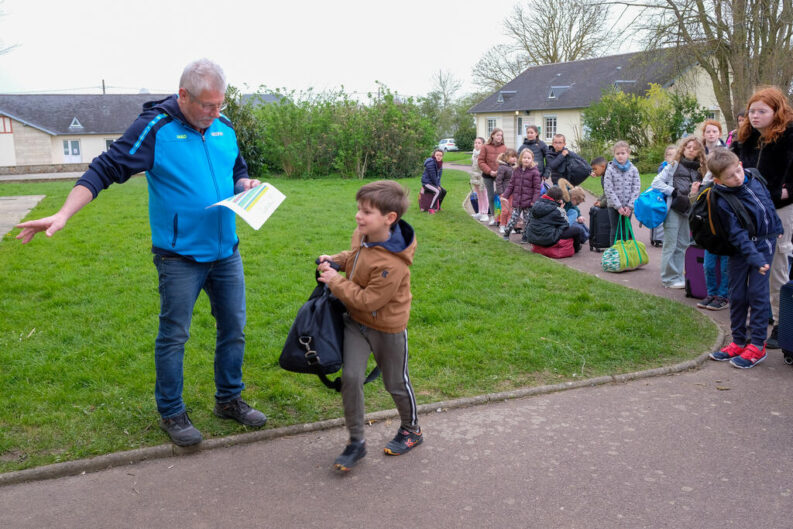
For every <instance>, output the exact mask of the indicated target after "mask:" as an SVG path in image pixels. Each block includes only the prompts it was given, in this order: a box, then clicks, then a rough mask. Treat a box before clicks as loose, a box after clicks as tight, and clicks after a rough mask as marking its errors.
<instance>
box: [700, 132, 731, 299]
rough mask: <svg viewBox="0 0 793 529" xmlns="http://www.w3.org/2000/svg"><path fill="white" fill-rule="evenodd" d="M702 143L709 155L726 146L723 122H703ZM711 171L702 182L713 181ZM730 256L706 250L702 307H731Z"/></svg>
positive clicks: (703, 263)
mask: <svg viewBox="0 0 793 529" xmlns="http://www.w3.org/2000/svg"><path fill="white" fill-rule="evenodd" d="M702 143H703V144H704V145H705V155H706V156H707V155H708V154H710V153H711V152H713V149H715V148H717V147H725V145H726V144H725V143H724V142H723V141H722V139H721V123H719V122H718V121H717V120H715V119H708V120H705V122H704V123H702ZM712 179H713V178H712V177H711V176H710V173H707V174H706V175H705V179H704V180H703V181H702V184H703V185H705V184H707V183H708V182H709V181H712ZM729 261H730V260H729V258H728V257H727V256H726V255H716V254H715V253H712V252H709V251H708V250H705V258H704V260H703V262H702V267H703V268H704V269H705V289H706V293H707V295H706V296H705V299H703V300H700V301H699V302H698V303H697V307H698V308H700V309H708V310H724V309H726V308H728V307H729V304H730V300H729V298H728V295H729V293H730V278H729V269H728V266H727V265H728V264H729ZM716 269H718V270H719V274H721V280H717V279H716Z"/></svg>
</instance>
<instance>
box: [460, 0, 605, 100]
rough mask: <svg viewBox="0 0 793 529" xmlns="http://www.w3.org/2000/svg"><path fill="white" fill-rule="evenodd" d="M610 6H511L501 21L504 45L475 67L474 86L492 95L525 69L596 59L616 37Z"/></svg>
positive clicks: (572, 0) (540, 1)
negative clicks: (502, 22)
mask: <svg viewBox="0 0 793 529" xmlns="http://www.w3.org/2000/svg"><path fill="white" fill-rule="evenodd" d="M610 18H611V12H610V9H609V6H604V5H603V3H602V2H599V1H597V0H536V1H533V2H529V1H525V2H523V3H521V4H517V5H515V7H514V8H513V10H512V14H511V15H510V16H509V17H507V18H506V19H504V33H505V35H506V36H507V38H508V40H509V42H508V43H507V44H500V45H497V46H494V47H492V48H490V49H489V50H488V51H487V52H485V54H484V55H483V56H482V58H481V59H479V61H478V62H477V63H476V65H474V70H473V76H474V82H475V83H476V84H477V85H478V86H479V87H480V88H482V89H484V90H486V91H490V92H492V91H493V90H497V89H499V88H501V87H502V86H504V85H505V84H506V83H507V82H509V81H511V80H512V79H514V78H515V77H517V75H518V74H520V73H521V72H523V70H525V69H526V68H527V67H529V66H531V65H536V64H549V63H555V62H566V61H577V60H580V59H588V58H591V57H598V56H600V55H603V54H604V53H606V52H607V51H608V50H609V49H612V47H613V45H614V44H615V41H616V39H617V38H619V34H617V33H616V32H615V33H612V32H611V31H610V24H609V20H610Z"/></svg>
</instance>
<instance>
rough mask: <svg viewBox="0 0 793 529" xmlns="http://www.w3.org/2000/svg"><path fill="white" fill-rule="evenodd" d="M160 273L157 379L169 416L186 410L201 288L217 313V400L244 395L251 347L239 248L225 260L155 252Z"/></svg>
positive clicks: (160, 398)
mask: <svg viewBox="0 0 793 529" xmlns="http://www.w3.org/2000/svg"><path fill="white" fill-rule="evenodd" d="M154 265H155V266H156V267H157V273H158V275H159V291H160V329H159V332H158V333H157V340H156V342H155V344H154V365H155V369H156V372H157V381H156V384H155V387H154V397H155V399H156V400H157V411H159V412H160V415H161V416H162V417H164V418H168V417H173V416H175V415H179V414H181V413H182V412H184V411H185V405H184V401H183V400H182V387H183V385H184V373H183V365H184V344H185V343H186V342H187V339H188V338H189V337H190V321H191V319H192V317H193V307H194V306H195V302H196V300H197V299H198V295H199V294H200V293H201V290H204V291H205V292H206V293H207V295H208V296H209V302H210V305H211V307H212V316H214V317H215V322H216V327H217V337H216V343H215V389H216V392H215V399H216V400H217V401H218V402H228V401H230V400H233V399H235V398H237V397H239V395H240V393H241V392H242V390H243V389H244V388H245V385H244V384H243V383H242V358H243V354H244V351H245V334H244V332H243V329H244V328H245V276H244V275H243V271H242V259H241V258H240V254H239V252H238V251H236V250H235V251H234V253H233V254H232V255H231V256H230V257H228V258H226V259H221V260H219V261H213V262H209V263H198V262H195V261H191V260H188V259H183V258H181V257H165V256H162V255H155V256H154Z"/></svg>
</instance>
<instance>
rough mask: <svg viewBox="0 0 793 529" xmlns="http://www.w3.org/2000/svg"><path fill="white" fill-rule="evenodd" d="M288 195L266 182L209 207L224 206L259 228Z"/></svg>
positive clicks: (252, 226)
mask: <svg viewBox="0 0 793 529" xmlns="http://www.w3.org/2000/svg"><path fill="white" fill-rule="evenodd" d="M285 198H286V195H284V194H283V193H281V192H280V191H278V190H277V189H276V188H275V187H273V186H271V185H270V184H268V183H266V182H262V183H261V184H260V185H258V186H256V187H252V188H251V189H249V190H247V191H243V192H242V193H238V194H236V195H234V196H233V197H229V198H227V199H224V200H221V201H220V202H217V203H215V204H212V205H211V206H207V208H212V207H215V206H224V207H227V208H229V209H230V210H231V211H233V212H234V213H236V214H237V215H239V216H240V217H241V218H242V220H244V221H245V222H247V223H248V224H249V225H250V227H251V228H253V229H254V230H258V229H259V228H261V227H262V224H264V222H265V221H266V220H267V219H268V218H270V215H272V214H273V211H275V210H276V209H277V208H278V206H280V205H281V202H283V201H284V199H285Z"/></svg>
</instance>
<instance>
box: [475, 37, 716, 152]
mask: <svg viewBox="0 0 793 529" xmlns="http://www.w3.org/2000/svg"><path fill="white" fill-rule="evenodd" d="M651 83H654V84H658V85H661V86H662V87H664V88H667V89H669V90H675V91H679V92H682V93H686V92H687V93H690V94H692V95H693V96H695V97H696V98H697V101H698V102H699V104H700V105H701V106H704V107H705V108H707V109H709V110H710V112H711V115H712V117H713V118H714V119H718V120H719V121H721V122H722V129H723V130H724V132H725V134H726V131H727V127H726V123H724V119H723V116H722V115H721V112H720V111H719V106H718V104H717V101H716V96H715V94H714V93H713V87H712V85H711V81H710V78H709V77H708V76H707V74H705V72H704V70H702V68H700V67H699V66H696V65H691V66H689V67H687V68H682V69H681V67H680V66H679V64H675V61H674V60H673V59H671V58H667V56H666V53H665V52H663V51H659V52H635V53H625V54H621V55H612V56H609V57H598V58H596V59H586V60H582V61H573V62H564V63H555V64H543V65H540V66H533V67H531V68H528V69H527V70H525V71H524V72H523V73H521V74H520V75H519V76H517V77H516V78H515V79H513V80H512V81H510V82H508V83H507V84H505V85H504V86H503V87H502V88H501V90H499V91H497V92H494V93H493V94H491V95H490V96H488V97H487V98H485V99H484V100H483V101H481V102H480V103H478V104H476V105H474V106H473V107H472V108H471V109H470V110H469V112H470V113H472V114H473V115H474V117H475V119H476V132H477V136H482V137H483V138H485V139H487V138H488V137H489V136H490V132H491V131H492V130H493V129H494V128H500V129H502V130H503V131H504V143H505V144H506V145H507V147H514V148H518V147H519V146H520V145H521V143H523V138H524V137H525V134H526V126H528V125H536V126H537V127H538V128H539V129H540V139H542V140H543V141H545V142H546V143H548V144H549V145H550V143H551V139H552V138H553V135H554V134H557V133H558V134H564V135H565V137H566V138H567V143H568V145H572V146H573V148H575V144H576V140H577V139H578V138H581V137H583V132H584V131H583V126H582V121H581V112H582V111H583V110H584V109H586V108H587V107H588V106H589V105H591V104H592V103H594V102H595V101H597V100H598V99H600V97H601V95H602V93H603V90H605V89H608V88H610V87H616V88H619V89H620V90H622V91H624V92H630V93H636V94H641V95H644V93H645V92H646V91H647V89H648V88H649V87H650V84H651ZM616 139H618V138H615V140H616Z"/></svg>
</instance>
